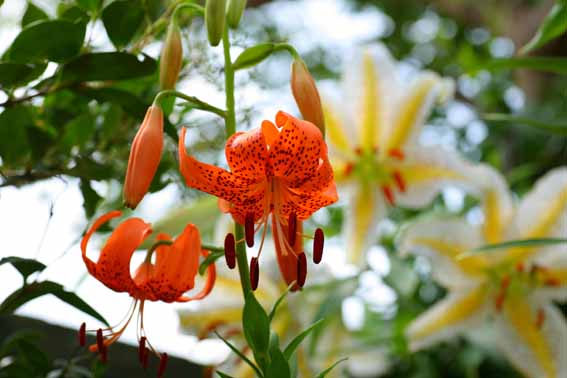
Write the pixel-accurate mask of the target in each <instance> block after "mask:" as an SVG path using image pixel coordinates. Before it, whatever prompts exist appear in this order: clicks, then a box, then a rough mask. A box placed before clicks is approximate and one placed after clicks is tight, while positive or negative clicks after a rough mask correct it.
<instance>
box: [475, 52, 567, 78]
mask: <svg viewBox="0 0 567 378" xmlns="http://www.w3.org/2000/svg"><path fill="white" fill-rule="evenodd" d="M482 68H486V69H489V70H498V69H517V68H525V69H530V70H536V71H544V72H551V73H555V74H561V75H567V58H563V57H557V58H556V57H531V56H530V57H514V58H502V59H493V60H490V61H489V62H487V63H485V64H484V65H483V67H482Z"/></svg>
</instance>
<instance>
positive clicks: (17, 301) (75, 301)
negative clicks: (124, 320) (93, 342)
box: [0, 281, 108, 325]
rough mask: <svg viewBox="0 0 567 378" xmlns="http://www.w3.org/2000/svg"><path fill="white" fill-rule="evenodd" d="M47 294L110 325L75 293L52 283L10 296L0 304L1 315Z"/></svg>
mask: <svg viewBox="0 0 567 378" xmlns="http://www.w3.org/2000/svg"><path fill="white" fill-rule="evenodd" d="M46 294H53V295H55V296H56V297H57V298H59V299H61V300H62V301H63V302H65V303H67V304H69V305H71V306H73V307H75V308H76V309H77V310H80V311H82V312H84V313H85V314H88V315H90V316H92V317H93V318H95V319H98V320H100V321H101V322H103V323H104V324H106V325H108V322H107V321H106V320H105V319H104V318H103V317H102V315H100V314H99V313H98V312H97V311H96V310H95V309H94V308H92V307H91V306H90V305H89V304H88V303H86V302H85V301H83V300H82V299H81V298H80V297H79V296H77V295H76V294H75V293H72V292H69V291H65V289H64V288H63V286H61V285H60V284H58V283H56V282H52V281H43V282H34V283H31V284H29V285H27V286H24V287H23V288H21V289H18V290H16V291H15V292H13V293H12V294H10V295H9V296H8V298H6V299H5V300H4V302H2V304H0V314H12V313H13V312H14V311H16V310H17V309H18V308H19V307H20V306H22V305H24V304H25V303H27V302H29V301H31V300H33V299H35V298H38V297H41V296H43V295H46Z"/></svg>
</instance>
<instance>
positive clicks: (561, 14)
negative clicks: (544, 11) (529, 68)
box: [521, 2, 567, 54]
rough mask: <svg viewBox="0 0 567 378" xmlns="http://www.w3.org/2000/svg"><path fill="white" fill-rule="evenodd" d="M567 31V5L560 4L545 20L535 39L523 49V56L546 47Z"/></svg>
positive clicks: (555, 6) (553, 8) (552, 9)
mask: <svg viewBox="0 0 567 378" xmlns="http://www.w3.org/2000/svg"><path fill="white" fill-rule="evenodd" d="M565 30H567V3H565V2H558V3H557V4H555V5H554V6H553V7H552V8H551V10H550V11H549V13H548V15H547V16H546V17H545V19H544V20H543V22H542V24H541V25H540V27H539V29H538V30H537V32H536V34H535V35H534V37H533V38H532V39H531V40H530V41H529V42H528V43H527V44H526V45H525V46H524V47H522V49H521V52H522V53H523V54H525V53H528V52H530V51H533V50H535V49H538V48H540V47H542V46H544V45H545V44H546V43H547V42H549V41H551V40H552V39H554V38H556V37H559V36H560V35H561V34H563V33H564V32H565Z"/></svg>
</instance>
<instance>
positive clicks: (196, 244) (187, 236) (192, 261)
mask: <svg viewBox="0 0 567 378" xmlns="http://www.w3.org/2000/svg"><path fill="white" fill-rule="evenodd" d="M200 252H201V238H200V236H199V230H198V229H197V227H195V226H194V225H192V224H188V225H187V226H185V229H184V230H183V232H182V233H181V234H180V235H179V236H178V237H177V238H176V239H175V241H174V242H173V244H172V245H170V246H160V247H158V250H157V252H156V262H155V269H154V272H153V275H152V278H151V281H150V282H149V283H148V285H149V286H150V287H151V290H152V292H153V293H154V294H155V295H156V297H157V298H158V299H159V300H161V301H164V302H173V301H175V300H177V299H178V298H179V297H180V296H181V295H182V294H183V293H185V292H186V291H188V290H190V289H192V288H193V286H194V284H195V275H196V274H197V269H198V268H199V254H200Z"/></svg>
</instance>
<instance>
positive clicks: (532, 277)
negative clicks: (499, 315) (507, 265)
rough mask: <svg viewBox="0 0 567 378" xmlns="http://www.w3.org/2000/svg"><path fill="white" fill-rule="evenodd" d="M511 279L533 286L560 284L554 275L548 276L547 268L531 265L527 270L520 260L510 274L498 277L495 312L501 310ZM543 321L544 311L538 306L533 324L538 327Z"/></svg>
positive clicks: (554, 285)
mask: <svg viewBox="0 0 567 378" xmlns="http://www.w3.org/2000/svg"><path fill="white" fill-rule="evenodd" d="M513 280H516V281H518V282H522V283H527V284H528V285H530V286H533V287H541V286H543V287H557V286H559V284H560V282H559V280H558V279H557V278H556V277H552V276H550V274H549V271H548V269H547V268H545V267H542V266H539V265H533V266H531V268H530V269H529V270H526V267H525V266H524V264H523V263H521V262H520V263H518V264H516V266H515V268H514V272H513V273H512V274H505V275H504V276H502V278H501V279H500V283H499V287H498V291H497V292H496V296H495V299H494V305H495V308H496V311H497V312H501V311H502V309H503V307H504V302H505V300H506V297H507V296H508V295H509V289H510V285H511V283H512V282H513ZM544 322H545V312H544V311H543V309H542V308H539V309H538V310H537V313H536V316H535V322H534V325H535V326H536V327H537V328H538V329H540V328H541V327H542V326H543V324H544Z"/></svg>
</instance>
